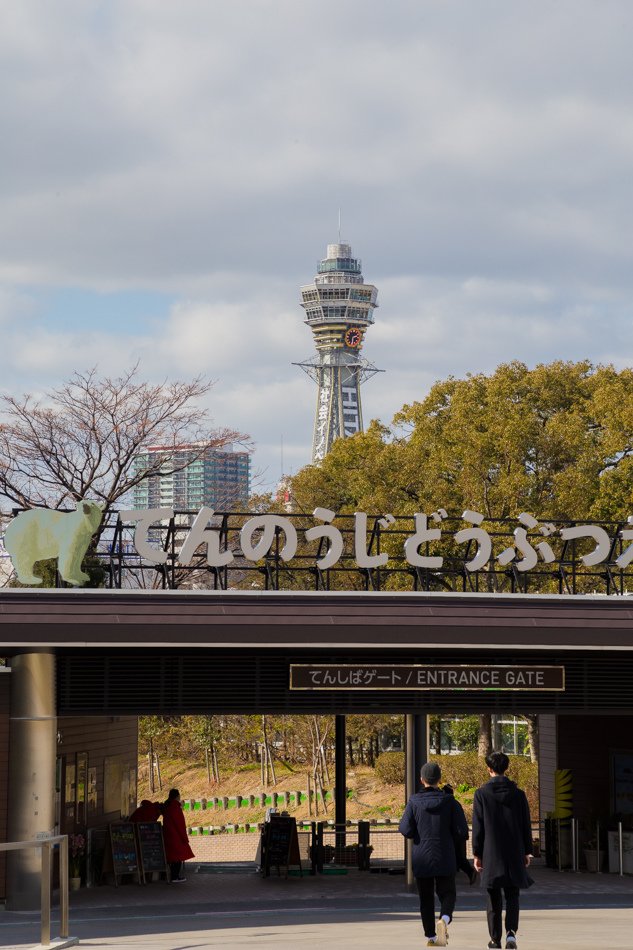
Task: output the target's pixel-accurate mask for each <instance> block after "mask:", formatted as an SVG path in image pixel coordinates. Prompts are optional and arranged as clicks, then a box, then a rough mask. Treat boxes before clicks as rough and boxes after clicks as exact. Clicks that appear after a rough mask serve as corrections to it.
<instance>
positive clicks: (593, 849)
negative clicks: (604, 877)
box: [584, 833, 604, 873]
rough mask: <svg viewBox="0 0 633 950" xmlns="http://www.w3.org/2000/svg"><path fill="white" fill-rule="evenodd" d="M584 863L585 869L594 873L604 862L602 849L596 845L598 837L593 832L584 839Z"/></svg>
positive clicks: (600, 868)
mask: <svg viewBox="0 0 633 950" xmlns="http://www.w3.org/2000/svg"><path fill="white" fill-rule="evenodd" d="M584 854H585V864H586V865H587V870H588V871H592V872H593V873H595V872H596V871H600V870H602V865H603V864H604V850H603V849H602V848H600V847H599V845H598V838H597V836H596V835H595V833H594V834H593V835H592V836H591V837H590V838H588V839H587V840H586V841H585V846H584Z"/></svg>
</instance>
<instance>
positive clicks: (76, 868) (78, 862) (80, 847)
mask: <svg viewBox="0 0 633 950" xmlns="http://www.w3.org/2000/svg"><path fill="white" fill-rule="evenodd" d="M85 850H86V838H85V836H84V835H81V834H76V835H70V836H69V838H68V877H69V880H70V889H71V891H78V890H79V888H80V887H81V873H82V870H83V865H84V858H85Z"/></svg>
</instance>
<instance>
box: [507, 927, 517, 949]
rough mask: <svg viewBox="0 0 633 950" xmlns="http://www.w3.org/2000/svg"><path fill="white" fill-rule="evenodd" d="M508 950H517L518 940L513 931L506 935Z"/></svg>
mask: <svg viewBox="0 0 633 950" xmlns="http://www.w3.org/2000/svg"><path fill="white" fill-rule="evenodd" d="M506 950H517V938H516V937H515V935H514V934H513V933H512V931H511V930H508V932H507V934H506Z"/></svg>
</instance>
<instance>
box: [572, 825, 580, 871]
mask: <svg viewBox="0 0 633 950" xmlns="http://www.w3.org/2000/svg"><path fill="white" fill-rule="evenodd" d="M571 869H572V871H577V870H578V863H577V861H576V819H575V818H572V820H571Z"/></svg>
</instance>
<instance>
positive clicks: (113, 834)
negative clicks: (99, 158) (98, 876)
mask: <svg viewBox="0 0 633 950" xmlns="http://www.w3.org/2000/svg"><path fill="white" fill-rule="evenodd" d="M110 857H111V861H112V865H111V868H104V870H112V873H113V874H114V883H115V885H117V886H118V883H119V882H118V878H119V877H120V876H121V875H122V874H136V877H137V879H138V882H139V884H140V882H141V875H140V868H139V863H138V852H137V849H136V832H135V830H134V822H133V821H117V822H113V823H112V824H111V825H110Z"/></svg>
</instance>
